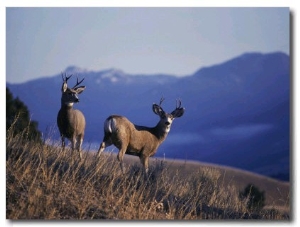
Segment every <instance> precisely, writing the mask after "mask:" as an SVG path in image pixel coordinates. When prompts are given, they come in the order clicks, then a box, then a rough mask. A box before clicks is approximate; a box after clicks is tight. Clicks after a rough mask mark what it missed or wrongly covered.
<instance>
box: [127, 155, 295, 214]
mask: <svg viewBox="0 0 300 227" xmlns="http://www.w3.org/2000/svg"><path fill="white" fill-rule="evenodd" d="M156 160H162V159H159V158H152V159H150V163H151V162H152V163H153V162H155V161H156ZM125 162H127V163H129V164H132V163H139V159H138V158H137V157H133V156H129V155H125ZM165 162H166V163H167V167H168V169H169V170H168V171H171V172H175V171H176V170H179V172H180V175H182V177H186V176H187V175H191V174H192V173H193V172H195V171H197V170H198V169H201V168H205V167H208V168H213V169H216V170H218V171H219V172H220V173H221V176H220V179H219V181H220V184H222V185H223V186H227V185H234V186H235V187H236V188H237V189H238V190H239V191H242V190H243V189H244V188H245V187H246V186H247V185H248V184H249V183H251V184H254V185H255V186H257V187H258V188H259V189H260V190H262V191H265V195H266V206H268V207H272V206H275V207H278V208H279V207H280V208H282V209H285V210H286V209H288V207H289V204H288V201H289V197H290V194H291V191H290V183H289V182H283V181H278V180H275V179H272V178H269V177H266V176H263V175H259V174H255V173H252V172H249V171H245V170H241V169H237V168H232V167H228V166H221V165H215V164H210V163H204V162H197V161H184V160H171V159H165Z"/></svg>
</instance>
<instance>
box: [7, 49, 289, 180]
mask: <svg viewBox="0 0 300 227" xmlns="http://www.w3.org/2000/svg"><path fill="white" fill-rule="evenodd" d="M63 72H64V73H67V74H73V77H72V78H71V79H70V80H69V81H68V83H69V86H70V87H72V86H73V85H75V83H76V76H78V78H79V79H81V78H85V80H84V81H83V83H82V85H85V86H86V89H85V91H84V92H83V93H82V94H80V102H79V103H78V104H75V105H74V108H77V109H80V110H81V111H82V112H83V113H84V114H85V117H86V121H87V126H86V134H85V140H84V141H85V147H86V149H90V150H97V149H98V147H99V145H100V142H101V141H102V138H103V134H104V133H103V123H104V120H105V119H106V118H107V117H108V116H109V115H111V114H119V115H124V116H126V117H127V118H128V119H129V120H131V121H132V122H133V123H134V124H137V125H144V126H155V125H156V124H157V122H158V120H159V119H158V116H156V115H155V114H154V113H153V112H152V104H153V103H157V104H158V103H159V101H160V99H161V97H164V98H165V100H164V102H163V103H162V107H163V109H164V110H165V111H166V112H169V113H170V112H172V111H173V110H174V109H175V107H176V100H177V99H180V100H181V102H182V106H183V107H185V113H184V115H183V116H182V117H181V118H178V119H175V121H174V122H173V124H172V129H171V131H170V133H169V135H168V137H167V139H166V140H165V141H164V143H163V144H162V145H161V146H160V147H159V148H158V151H157V153H156V155H155V157H166V158H168V159H183V160H195V161H201V162H210V163H215V164H220V165H225V166H232V167H235V168H240V169H244V170H248V171H252V172H255V173H259V174H263V175H266V176H269V177H273V178H276V179H279V180H284V181H288V180H289V175H290V157H291V154H290V150H291V147H290V140H291V137H290V136H291V135H290V132H291V128H290V109H291V108H290V105H291V103H290V78H291V76H290V57H289V56H288V55H286V54H284V53H281V52H274V53H266V54H262V53H245V54H243V55H240V56H237V57H235V58H233V59H230V60H228V61H225V62H223V63H220V64H216V65H212V66H209V67H202V68H200V69H199V70H198V71H196V72H195V73H193V74H192V75H186V76H183V77H177V76H174V75H165V74H156V75H129V74H127V73H125V72H123V71H122V70H118V69H107V70H101V71H89V70H84V69H80V68H78V67H76V66H70V67H68V68H67V69H66V70H65V71H63ZM6 86H7V87H8V88H9V89H10V91H11V92H12V93H13V94H14V96H17V97H19V98H20V100H22V101H23V102H24V103H25V104H26V105H27V106H28V108H29V110H30V113H31V116H32V120H35V121H37V122H38V123H39V129H40V131H42V132H43V136H44V138H46V139H49V138H50V139H51V141H58V140H59V134H58V128H57V126H56V116H57V113H58V110H59V109H60V105H61V104H60V98H61V86H62V77H61V74H60V73H59V74H57V75H53V76H49V77H41V78H39V79H35V80H31V81H28V82H24V83H19V84H11V83H6ZM107 150H110V151H111V150H113V151H116V152H117V149H116V148H113V147H109V148H107Z"/></svg>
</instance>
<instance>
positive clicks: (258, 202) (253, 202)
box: [240, 184, 265, 211]
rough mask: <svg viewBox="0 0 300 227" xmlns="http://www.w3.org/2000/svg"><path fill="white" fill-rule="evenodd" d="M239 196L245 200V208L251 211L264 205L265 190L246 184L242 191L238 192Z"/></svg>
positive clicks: (257, 209)
mask: <svg viewBox="0 0 300 227" xmlns="http://www.w3.org/2000/svg"><path fill="white" fill-rule="evenodd" d="M240 198H241V199H242V200H244V199H246V200H247V208H248V209H249V210H251V211H260V210H261V209H262V208H263V207H264V206H265V192H264V191H260V190H259V188H258V187H256V186H254V185H253V184H248V185H247V186H246V187H245V189H244V191H243V192H240Z"/></svg>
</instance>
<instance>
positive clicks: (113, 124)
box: [104, 118, 116, 133]
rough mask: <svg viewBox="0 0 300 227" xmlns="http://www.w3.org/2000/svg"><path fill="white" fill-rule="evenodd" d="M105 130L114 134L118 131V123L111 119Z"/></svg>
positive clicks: (105, 125)
mask: <svg viewBox="0 0 300 227" xmlns="http://www.w3.org/2000/svg"><path fill="white" fill-rule="evenodd" d="M104 129H105V131H107V132H110V133H112V132H114V131H116V121H115V119H113V118H110V119H109V120H106V121H105V123H104Z"/></svg>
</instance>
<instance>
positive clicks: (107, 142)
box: [97, 136, 112, 158]
mask: <svg viewBox="0 0 300 227" xmlns="http://www.w3.org/2000/svg"><path fill="white" fill-rule="evenodd" d="M110 145H112V141H111V139H110V138H108V137H107V136H105V137H104V139H103V142H102V143H101V144H100V147H99V149H98V152H97V158H100V155H101V153H102V152H103V151H104V149H105V148H106V147H109V146H110Z"/></svg>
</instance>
